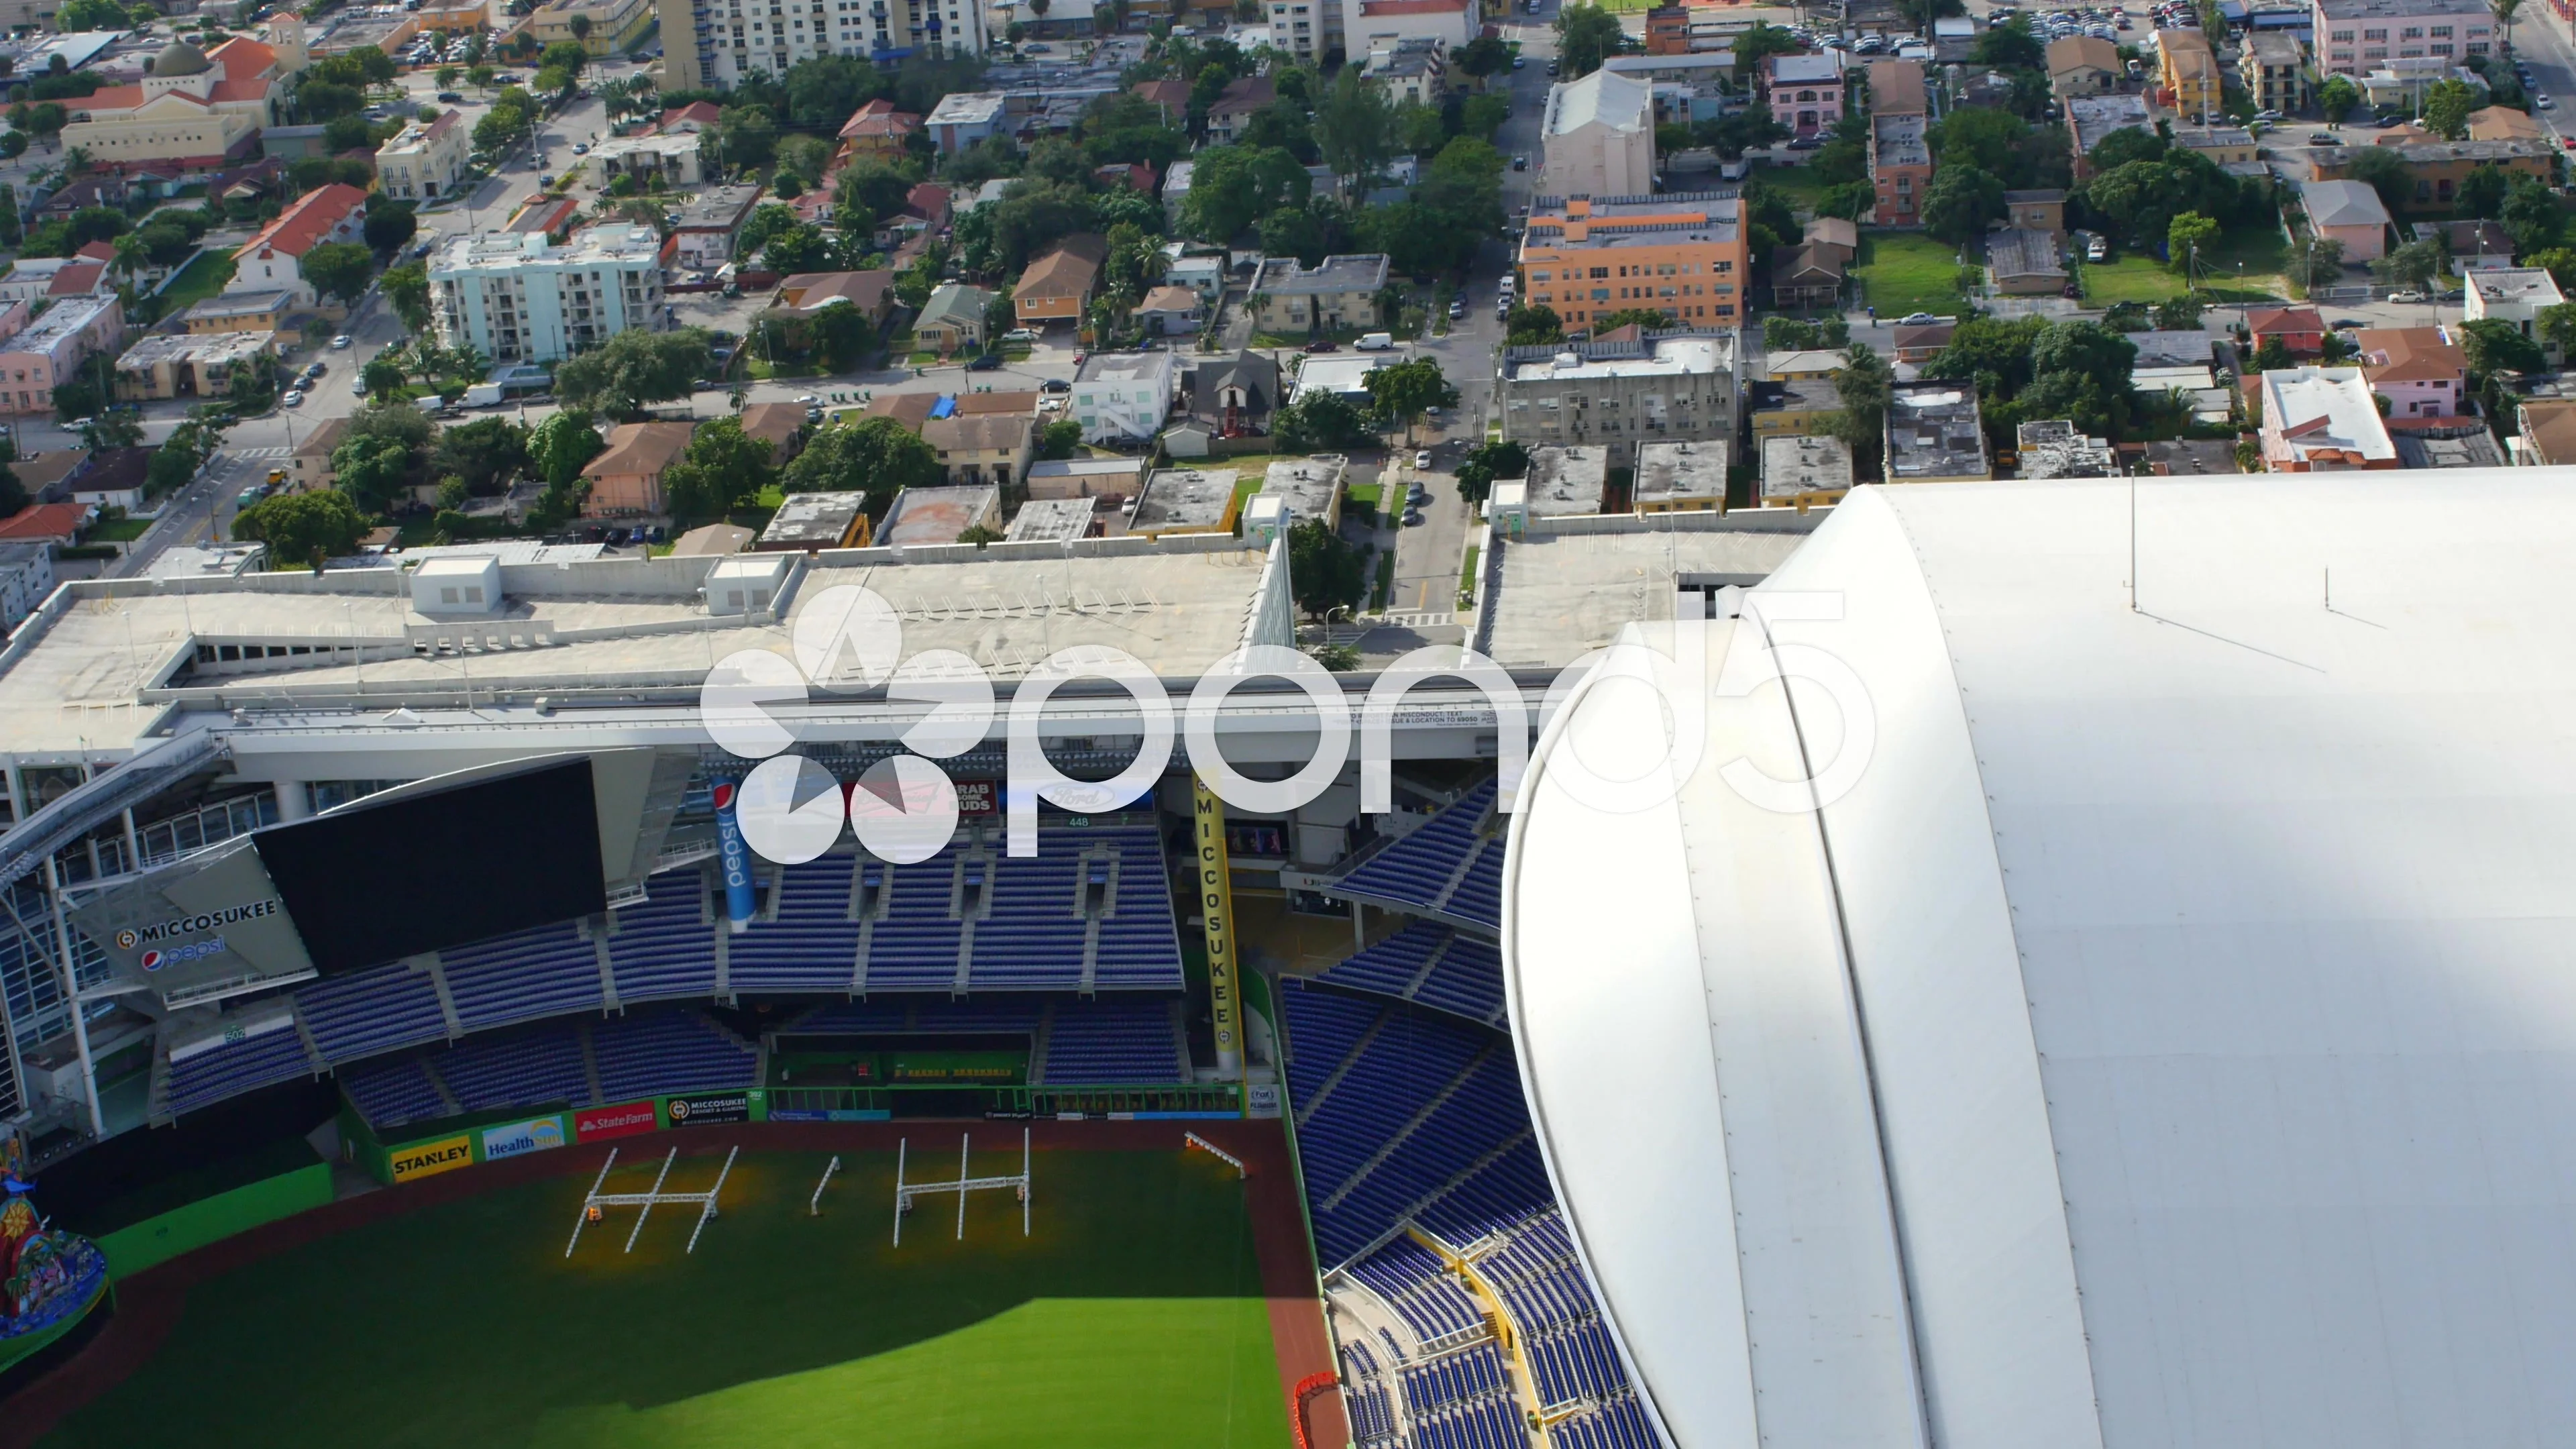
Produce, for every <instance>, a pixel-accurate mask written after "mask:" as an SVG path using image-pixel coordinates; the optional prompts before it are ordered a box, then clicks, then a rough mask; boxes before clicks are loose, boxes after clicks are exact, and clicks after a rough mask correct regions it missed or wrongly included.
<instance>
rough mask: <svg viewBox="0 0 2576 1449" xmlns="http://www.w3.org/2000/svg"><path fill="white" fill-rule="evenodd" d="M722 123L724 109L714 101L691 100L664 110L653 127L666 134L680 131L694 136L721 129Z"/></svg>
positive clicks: (676, 133)
mask: <svg viewBox="0 0 2576 1449" xmlns="http://www.w3.org/2000/svg"><path fill="white" fill-rule="evenodd" d="M723 125H724V111H723V110H722V109H720V108H719V107H718V106H717V105H716V103H715V102H713V101H691V102H689V103H688V104H687V105H685V106H673V107H671V108H670V109H669V110H666V111H664V112H663V113H662V119H661V120H660V121H658V122H656V123H655V125H654V127H653V129H655V130H657V131H659V132H661V133H662V134H663V135H666V136H676V135H679V134H681V133H682V132H686V133H688V134H690V135H693V136H696V135H704V134H705V133H707V132H709V131H713V130H718V129H721V128H722V126H723Z"/></svg>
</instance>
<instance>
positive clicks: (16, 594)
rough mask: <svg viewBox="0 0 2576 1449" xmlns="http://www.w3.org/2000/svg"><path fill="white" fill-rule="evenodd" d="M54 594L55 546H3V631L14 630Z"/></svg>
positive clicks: (0, 612) (0, 570) (0, 579)
mask: <svg viewBox="0 0 2576 1449" xmlns="http://www.w3.org/2000/svg"><path fill="white" fill-rule="evenodd" d="M53 591H54V546H53V545H52V544H49V543H0V629H15V628H17V627H18V625H19V623H20V621H22V620H24V619H25V618H26V617H27V616H28V615H29V614H32V613H34V612H36V606H37V605H39V604H42V603H43V602H45V596H46V595H48V594H50V593H52V592H53Z"/></svg>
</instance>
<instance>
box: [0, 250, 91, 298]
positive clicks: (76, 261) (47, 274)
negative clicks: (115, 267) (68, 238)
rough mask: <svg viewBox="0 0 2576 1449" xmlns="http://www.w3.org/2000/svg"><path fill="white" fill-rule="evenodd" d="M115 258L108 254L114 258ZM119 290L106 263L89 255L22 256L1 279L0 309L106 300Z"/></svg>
mask: <svg viewBox="0 0 2576 1449" xmlns="http://www.w3.org/2000/svg"><path fill="white" fill-rule="evenodd" d="M92 245H97V244H96V243H93V244H92ZM81 250H82V251H83V252H87V251H89V248H88V247H83V248H81ZM115 255H116V254H115V253H114V252H113V251H111V252H109V253H108V256H109V257H110V258H113V257H114V256H115ZM115 291H116V283H115V281H114V279H113V278H111V277H110V276H109V274H108V267H107V263H106V262H105V261H100V260H97V259H95V258H92V257H89V256H69V257H20V258H18V259H17V260H16V261H14V262H11V263H10V264H9V272H8V275H7V276H0V307H5V306H7V305H8V304H10V303H12V302H24V303H26V304H27V305H28V306H29V308H30V309H33V308H34V307H35V305H36V304H38V303H40V302H42V303H46V304H47V305H50V304H51V303H53V302H59V301H61V300H62V299H63V298H65V297H104V296H108V295H111V294H113V293H114V292H115Z"/></svg>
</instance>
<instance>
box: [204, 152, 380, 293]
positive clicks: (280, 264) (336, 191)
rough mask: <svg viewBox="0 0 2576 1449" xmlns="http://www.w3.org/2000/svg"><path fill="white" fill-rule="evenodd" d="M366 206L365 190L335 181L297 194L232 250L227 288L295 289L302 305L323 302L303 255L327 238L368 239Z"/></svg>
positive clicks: (331, 240)
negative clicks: (306, 272)
mask: <svg viewBox="0 0 2576 1449" xmlns="http://www.w3.org/2000/svg"><path fill="white" fill-rule="evenodd" d="M366 209H367V193H365V192H364V191H361V190H359V189H358V188H357V187H354V186H344V185H342V184H340V183H339V182H336V181H335V182H332V183H331V184H330V185H328V186H322V187H317V188H315V189H314V190H311V191H308V192H306V193H304V194H303V195H302V196H299V197H297V198H295V200H293V201H292V202H289V203H288V204H287V207H286V210H284V211H282V212H280V213H278V216H277V220H275V221H272V222H270V223H269V224H268V225H266V226H264V227H262V228H260V230H259V234H258V235H256V236H253V237H252V238H251V239H250V240H249V241H248V242H246V243H244V244H243V246H242V248H241V249H240V250H239V251H236V252H234V253H233V275H232V279H231V280H230V281H228V282H226V283H224V290H225V291H227V292H278V291H285V292H292V293H294V294H295V300H296V302H297V303H298V304H299V305H301V306H305V307H319V306H321V305H322V293H321V291H320V289H318V288H316V287H315V286H314V285H313V284H312V283H311V282H309V281H307V280H305V277H304V257H305V254H306V253H308V252H310V251H312V250H313V249H314V248H315V247H318V246H322V245H324V244H326V243H346V242H362V241H364V240H365V239H366V222H367V216H366ZM334 305H335V306H336V305H337V304H336V303H335V304H334Z"/></svg>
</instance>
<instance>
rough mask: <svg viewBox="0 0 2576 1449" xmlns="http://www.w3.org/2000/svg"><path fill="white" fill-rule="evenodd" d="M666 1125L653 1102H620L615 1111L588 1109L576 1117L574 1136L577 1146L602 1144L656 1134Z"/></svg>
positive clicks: (573, 1121) (574, 1114) (606, 1108)
mask: <svg viewBox="0 0 2576 1449" xmlns="http://www.w3.org/2000/svg"><path fill="white" fill-rule="evenodd" d="M661 1125H662V1119H661V1118H660V1116H658V1115H657V1114H656V1113H655V1112H654V1110H653V1103H652V1102H651V1101H650V1100H646V1101H642V1102H620V1103H618V1104H617V1105H615V1106H613V1107H588V1108H584V1109H583V1110H581V1111H579V1112H575V1113H573V1114H572V1135H573V1140H575V1141H577V1142H599V1141H603V1140H605V1139H607V1138H611V1137H632V1136H634V1135H635V1134H636V1133H638V1132H652V1131H656V1130H658V1129H659V1128H660V1127H661Z"/></svg>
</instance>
